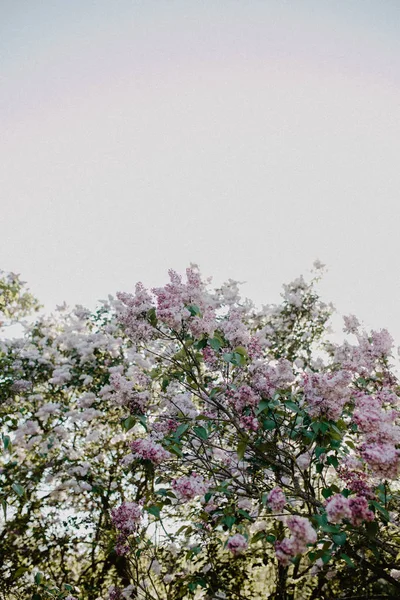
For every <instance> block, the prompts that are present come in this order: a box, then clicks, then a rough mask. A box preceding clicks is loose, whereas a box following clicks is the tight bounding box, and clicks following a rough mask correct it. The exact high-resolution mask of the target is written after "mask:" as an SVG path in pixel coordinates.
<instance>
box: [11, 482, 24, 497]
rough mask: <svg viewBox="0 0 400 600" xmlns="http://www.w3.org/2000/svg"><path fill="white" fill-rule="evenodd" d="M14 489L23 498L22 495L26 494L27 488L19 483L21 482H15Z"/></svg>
mask: <svg viewBox="0 0 400 600" xmlns="http://www.w3.org/2000/svg"><path fill="white" fill-rule="evenodd" d="M12 489H13V490H14V492H15V493H16V494H18V496H19V497H20V498H21V496H23V495H24V494H25V490H24V488H23V487H22V485H19V483H13V484H12Z"/></svg>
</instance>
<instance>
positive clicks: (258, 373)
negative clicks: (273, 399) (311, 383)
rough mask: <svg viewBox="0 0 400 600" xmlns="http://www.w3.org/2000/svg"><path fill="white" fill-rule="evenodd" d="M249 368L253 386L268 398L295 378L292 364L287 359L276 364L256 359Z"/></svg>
mask: <svg viewBox="0 0 400 600" xmlns="http://www.w3.org/2000/svg"><path fill="white" fill-rule="evenodd" d="M249 370H250V373H251V375H252V386H253V388H254V389H255V390H256V391H257V392H258V393H259V394H260V395H261V396H263V397H266V398H268V397H270V396H273V395H274V393H275V392H276V391H277V390H278V389H281V388H285V387H287V386H288V385H290V384H291V383H292V382H293V380H294V373H293V368H292V365H291V363H290V362H289V361H288V360H286V359H280V360H278V361H277V362H276V363H274V364H273V363H267V362H265V361H262V360H256V361H253V363H252V365H250V368H249Z"/></svg>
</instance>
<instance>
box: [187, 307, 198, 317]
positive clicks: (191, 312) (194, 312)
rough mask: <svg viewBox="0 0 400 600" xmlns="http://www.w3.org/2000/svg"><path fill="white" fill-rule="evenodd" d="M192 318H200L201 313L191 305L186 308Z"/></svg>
mask: <svg viewBox="0 0 400 600" xmlns="http://www.w3.org/2000/svg"><path fill="white" fill-rule="evenodd" d="M186 308H187V309H188V311H189V312H190V314H191V315H192V317H201V311H200V308H199V307H198V306H196V304H192V305H191V306H186Z"/></svg>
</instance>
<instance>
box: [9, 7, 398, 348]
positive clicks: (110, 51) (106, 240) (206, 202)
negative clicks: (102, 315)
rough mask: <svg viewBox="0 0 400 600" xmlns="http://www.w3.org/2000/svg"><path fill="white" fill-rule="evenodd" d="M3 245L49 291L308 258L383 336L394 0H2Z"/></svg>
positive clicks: (271, 266)
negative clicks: (322, 266)
mask: <svg viewBox="0 0 400 600" xmlns="http://www.w3.org/2000/svg"><path fill="white" fill-rule="evenodd" d="M0 13H1V14H0V45H1V46H0V51H1V71H0V76H1V79H0V86H1V89H0V129H1V135H0V193H1V211H0V215H1V217H0V219H1V221H0V258H1V265H0V266H1V268H3V269H5V270H12V271H15V272H19V273H21V275H22V276H23V278H24V279H25V280H27V281H28V282H29V284H30V287H31V290H32V291H33V292H35V293H36V295H38V296H39V298H40V299H41V300H42V301H43V302H45V304H46V306H47V307H48V308H50V309H51V308H53V307H54V306H55V305H56V304H60V303H61V302H62V301H63V300H64V299H66V300H67V301H68V302H70V303H83V304H86V305H89V306H93V305H94V304H95V301H96V299H98V298H102V297H105V296H106V295H107V294H108V293H115V291H116V290H121V289H122V290H127V291H128V290H131V289H132V288H133V285H134V283H135V282H136V281H137V280H142V281H143V282H144V283H145V284H147V285H149V286H152V285H161V284H163V283H164V282H165V280H166V271H167V269H168V268H170V267H172V268H175V269H176V270H178V271H182V270H183V269H184V268H185V267H186V266H187V265H188V264H189V263H190V262H197V263H198V264H200V266H201V268H202V271H203V272H204V273H205V274H206V275H214V279H215V282H216V283H220V282H221V281H222V280H226V279H228V278H234V279H238V280H242V281H246V282H247V283H246V285H245V288H244V289H245V292H246V294H247V295H248V296H250V297H252V298H253V299H255V300H256V301H257V303H259V304H261V303H268V302H270V301H275V300H277V299H278V298H279V292H280V287H281V284H282V283H284V282H287V281H289V280H291V279H293V278H295V277H296V276H297V275H299V274H300V273H304V274H306V272H307V271H308V270H309V269H310V267H311V266H312V263H313V261H314V259H315V258H319V259H320V260H321V261H322V262H324V263H326V264H327V266H328V268H329V270H328V273H327V275H326V276H325V279H324V282H323V284H322V285H321V288H322V291H323V295H324V297H325V299H326V300H328V301H333V302H334V304H335V305H336V306H337V308H338V309H339V311H340V312H341V313H344V314H347V313H356V314H357V315H358V316H359V317H360V318H361V319H363V320H364V321H365V322H366V324H367V325H369V326H372V327H375V328H381V327H385V326H386V327H388V328H389V329H390V330H391V331H392V333H393V334H394V335H395V337H396V341H397V343H398V344H400V316H399V314H400V269H399V251H400V234H399V225H400V197H399V193H400V168H399V162H400V35H399V33H400V2H399V1H398V0H392V1H390V0H374V1H370V0H343V1H341V0H335V1H324V0H315V1H313V2H312V1H307V0H304V1H303V0H293V1H291V2H290V1H286V2H285V1H283V0H281V1H277V0H276V1H274V0H230V1H225V0H210V1H207V0H203V1H200V0H198V1H191V0H183V1H182V2H178V1H174V0H168V1H164V0H143V1H141V2H139V1H133V0H131V1H128V0H118V1H113V0H108V1H102V0H99V1H95V0H77V1H76V0H69V1H68V2H65V1H64V0H59V1H55V0H54V1H50V0H41V1H40V0H27V1H25V2H23V1H20V0H9V1H7V0H2V1H1V2H0Z"/></svg>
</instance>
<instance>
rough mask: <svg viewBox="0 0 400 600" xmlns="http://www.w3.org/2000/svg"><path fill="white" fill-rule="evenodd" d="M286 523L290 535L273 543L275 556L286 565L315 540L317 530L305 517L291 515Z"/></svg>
mask: <svg viewBox="0 0 400 600" xmlns="http://www.w3.org/2000/svg"><path fill="white" fill-rule="evenodd" d="M286 525H287V527H288V528H289V530H290V532H291V534H292V535H291V536H290V538H284V539H283V540H282V541H280V542H277V543H276V544H275V552H276V557H277V559H278V560H279V562H280V564H281V565H283V566H287V565H288V564H289V562H290V560H291V559H292V558H294V557H295V556H297V555H298V554H302V553H304V552H305V551H306V550H307V545H308V544H314V543H315V542H316V541H317V532H316V531H315V529H314V528H313V526H312V525H311V523H310V521H309V520H308V519H306V518H305V517H299V516H296V515H293V516H291V517H289V518H288V519H287V521H286Z"/></svg>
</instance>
